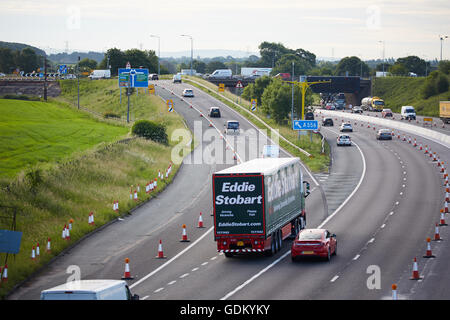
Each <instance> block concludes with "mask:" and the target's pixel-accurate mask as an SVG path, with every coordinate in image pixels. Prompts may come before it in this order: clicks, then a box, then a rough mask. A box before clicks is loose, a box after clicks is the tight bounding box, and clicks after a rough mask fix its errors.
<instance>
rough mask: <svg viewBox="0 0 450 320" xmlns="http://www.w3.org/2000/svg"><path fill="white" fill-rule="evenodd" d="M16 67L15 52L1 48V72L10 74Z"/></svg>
mask: <svg viewBox="0 0 450 320" xmlns="http://www.w3.org/2000/svg"><path fill="white" fill-rule="evenodd" d="M15 67H16V64H15V63H14V54H13V51H12V50H11V49H9V48H0V72H3V73H10V72H11V70H12V69H14V68H15Z"/></svg>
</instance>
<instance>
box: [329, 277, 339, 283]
mask: <svg viewBox="0 0 450 320" xmlns="http://www.w3.org/2000/svg"><path fill="white" fill-rule="evenodd" d="M338 278H339V276H334V277H333V279H331V280H330V282H335V281H336V280H337V279H338Z"/></svg>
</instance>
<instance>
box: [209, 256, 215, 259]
mask: <svg viewBox="0 0 450 320" xmlns="http://www.w3.org/2000/svg"><path fill="white" fill-rule="evenodd" d="M216 259H217V256H215V257H212V258H211V259H209V260H216Z"/></svg>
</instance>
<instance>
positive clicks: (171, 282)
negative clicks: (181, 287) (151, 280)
mask: <svg viewBox="0 0 450 320" xmlns="http://www.w3.org/2000/svg"><path fill="white" fill-rule="evenodd" d="M175 282H177V280H173V281H170V282H169V283H168V284H167V285H169V286H171V285H173V284H174V283H175Z"/></svg>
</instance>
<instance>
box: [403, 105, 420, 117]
mask: <svg viewBox="0 0 450 320" xmlns="http://www.w3.org/2000/svg"><path fill="white" fill-rule="evenodd" d="M400 117H401V120H403V119H405V120H416V110H414V107H413V106H403V107H402V109H401V113H400Z"/></svg>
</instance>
